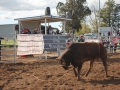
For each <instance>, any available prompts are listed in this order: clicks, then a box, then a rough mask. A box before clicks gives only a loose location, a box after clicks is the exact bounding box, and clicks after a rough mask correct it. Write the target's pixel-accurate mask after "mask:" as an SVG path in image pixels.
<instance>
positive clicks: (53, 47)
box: [43, 35, 66, 51]
mask: <svg viewBox="0 0 120 90" xmlns="http://www.w3.org/2000/svg"><path fill="white" fill-rule="evenodd" d="M65 37H66V36H64V35H44V36H43V38H44V45H45V46H44V51H57V49H61V50H62V49H65V48H66V40H65Z"/></svg>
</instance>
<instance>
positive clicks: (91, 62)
mask: <svg viewBox="0 0 120 90" xmlns="http://www.w3.org/2000/svg"><path fill="white" fill-rule="evenodd" d="M93 62H94V61H90V68H89V70H88V71H87V73H86V74H85V76H88V74H89V72H90V70H91V68H92V67H93Z"/></svg>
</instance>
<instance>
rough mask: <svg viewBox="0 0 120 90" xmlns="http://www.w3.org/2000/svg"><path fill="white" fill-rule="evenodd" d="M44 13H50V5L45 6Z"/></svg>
mask: <svg viewBox="0 0 120 90" xmlns="http://www.w3.org/2000/svg"><path fill="white" fill-rule="evenodd" d="M45 15H51V13H50V7H46V9H45Z"/></svg>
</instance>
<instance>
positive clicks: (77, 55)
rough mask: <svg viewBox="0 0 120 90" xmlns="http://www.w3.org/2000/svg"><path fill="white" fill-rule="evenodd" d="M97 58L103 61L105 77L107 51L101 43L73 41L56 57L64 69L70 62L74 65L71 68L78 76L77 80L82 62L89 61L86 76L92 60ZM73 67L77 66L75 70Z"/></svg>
mask: <svg viewBox="0 0 120 90" xmlns="http://www.w3.org/2000/svg"><path fill="white" fill-rule="evenodd" d="M99 58H100V59H101V60H102V62H103V65H104V68H105V72H106V77H107V76H108V75H107V63H106V60H107V51H106V49H105V47H104V46H103V45H102V44H101V43H94V42H83V43H73V44H71V45H70V46H69V47H68V48H67V49H66V50H65V51H64V52H63V54H62V55H61V56H59V57H58V58H57V60H59V61H60V63H61V65H62V67H63V68H64V69H65V70H67V69H68V66H69V65H70V64H72V66H73V67H74V68H73V70H74V73H75V76H78V80H80V71H81V68H82V65H83V63H84V62H86V61H90V68H89V70H88V72H87V73H86V76H88V74H89V72H90V70H91V68H92V66H93V63H94V61H97V60H98V59H99ZM75 68H77V72H76V70H75Z"/></svg>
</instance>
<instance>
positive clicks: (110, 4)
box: [100, 0, 115, 27]
mask: <svg viewBox="0 0 120 90" xmlns="http://www.w3.org/2000/svg"><path fill="white" fill-rule="evenodd" d="M114 7H115V1H114V0H108V1H106V2H105V4H104V7H103V8H102V9H101V12H100V17H101V18H102V19H103V21H102V24H103V25H104V26H109V27H110V26H111V20H112V16H111V15H112V13H113V12H114Z"/></svg>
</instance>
